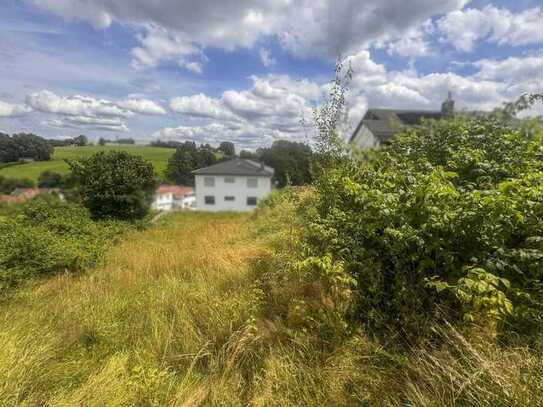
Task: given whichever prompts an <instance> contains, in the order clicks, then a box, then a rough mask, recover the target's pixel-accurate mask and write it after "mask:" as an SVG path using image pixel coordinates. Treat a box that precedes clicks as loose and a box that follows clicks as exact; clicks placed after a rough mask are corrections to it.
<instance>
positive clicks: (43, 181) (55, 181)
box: [38, 171, 64, 188]
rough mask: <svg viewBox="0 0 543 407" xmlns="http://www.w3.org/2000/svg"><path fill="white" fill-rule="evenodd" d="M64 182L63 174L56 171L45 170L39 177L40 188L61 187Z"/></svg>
mask: <svg viewBox="0 0 543 407" xmlns="http://www.w3.org/2000/svg"><path fill="white" fill-rule="evenodd" d="M63 184H64V183H63V179H62V174H59V173H58V172H54V171H44V172H42V173H41V174H40V176H39V178H38V186H39V187H40V188H60V187H62V186H63Z"/></svg>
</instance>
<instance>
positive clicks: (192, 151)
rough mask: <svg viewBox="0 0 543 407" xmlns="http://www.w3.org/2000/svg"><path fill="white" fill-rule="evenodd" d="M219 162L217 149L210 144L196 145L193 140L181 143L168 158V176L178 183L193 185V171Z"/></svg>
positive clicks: (170, 179)
mask: <svg viewBox="0 0 543 407" xmlns="http://www.w3.org/2000/svg"><path fill="white" fill-rule="evenodd" d="M216 162H217V157H216V155H215V150H214V149H213V147H211V146H210V145H209V144H202V145H200V146H196V143H194V142H192V141H186V142H184V143H182V144H180V145H179V146H178V147H177V148H176V150H175V153H174V154H173V155H172V156H171V157H170V159H169V160H168V166H167V168H166V178H167V179H168V180H169V181H171V182H175V183H178V184H185V185H193V184H194V177H193V175H192V171H194V170H196V169H198V168H202V167H208V166H210V165H213V164H215V163H216Z"/></svg>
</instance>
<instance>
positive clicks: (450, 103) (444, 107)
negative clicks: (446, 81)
mask: <svg viewBox="0 0 543 407" xmlns="http://www.w3.org/2000/svg"><path fill="white" fill-rule="evenodd" d="M441 113H442V114H443V115H444V116H452V115H453V114H454V100H453V98H452V92H450V91H449V94H448V95H447V100H445V101H444V102H443V103H442V104H441Z"/></svg>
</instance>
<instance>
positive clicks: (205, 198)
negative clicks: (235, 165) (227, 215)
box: [194, 175, 272, 212]
mask: <svg viewBox="0 0 543 407" xmlns="http://www.w3.org/2000/svg"><path fill="white" fill-rule="evenodd" d="M194 179H195V188H196V209H197V210H199V211H208V212H218V211H236V212H242V211H250V210H252V209H254V208H255V207H256V205H257V204H258V202H259V201H260V200H261V199H263V198H264V197H266V195H268V194H269V193H270V192H271V189H272V181H271V176H245V175H243V176H242V175H195V177H194Z"/></svg>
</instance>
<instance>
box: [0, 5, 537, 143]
mask: <svg viewBox="0 0 543 407" xmlns="http://www.w3.org/2000/svg"><path fill="white" fill-rule="evenodd" d="M1 9H2V11H1V13H0V131H2V132H5V133H10V134H11V133H16V132H33V133H36V134H39V135H41V136H44V137H48V138H63V137H72V136H76V135H79V134H85V135H87V136H88V137H89V138H91V139H93V140H96V139H98V138H99V137H104V138H110V139H114V138H125V137H133V138H136V139H138V140H142V141H143V140H145V141H150V140H157V139H160V140H178V141H185V140H192V141H196V142H198V143H210V144H212V145H217V144H218V143H220V142H221V141H232V142H234V143H235V144H236V146H237V147H238V148H248V149H255V148H257V147H260V146H268V145H270V144H271V143H272V142H273V141H274V140H277V139H287V140H292V141H305V140H307V138H308V137H310V136H311V134H308V130H307V127H306V126H303V125H302V124H301V123H302V122H308V121H310V120H311V118H312V112H313V109H314V108H315V106H317V105H318V104H319V103H321V102H322V100H323V98H324V97H326V92H327V89H329V87H328V84H329V81H330V80H331V79H332V77H333V74H334V65H335V61H336V59H337V58H338V57H339V56H341V57H342V58H345V59H346V60H347V61H348V62H349V64H350V66H351V67H352V70H353V77H352V80H351V83H350V91H349V95H348V98H347V112H348V115H347V119H346V120H347V126H346V128H347V130H346V133H348V131H349V130H348V129H349V128H353V127H354V126H355V125H356V124H357V122H358V121H360V119H361V118H362V116H363V114H364V112H365V110H366V109H367V108H368V107H389V108H405V109H411V108H413V109H414V108H416V109H428V110H437V109H439V108H440V105H441V102H442V101H443V100H444V99H445V98H446V96H447V93H448V92H449V91H451V92H452V94H453V98H454V100H455V102H456V108H457V109H458V110H470V109H478V110H490V109H492V108H494V107H497V106H500V105H501V104H502V103H504V102H506V101H512V100H515V99H516V98H518V96H520V95H521V94H523V93H526V92H543V0H515V1H511V0H494V1H485V0H472V1H469V0H439V1H437V0H365V1H363V2H362V1H360V0H253V1H249V0H221V1H215V0H198V1H192V0H190V1H189V0H2V7H1ZM533 113H534V114H539V113H543V109H541V108H538V109H536V110H535V111H534V112H533Z"/></svg>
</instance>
